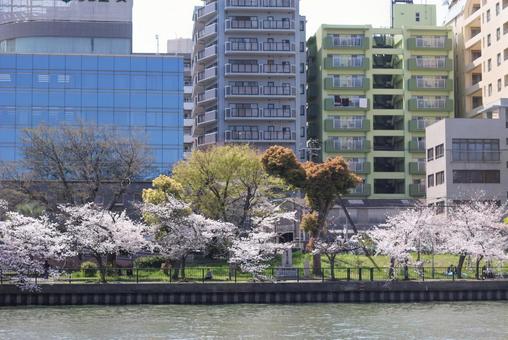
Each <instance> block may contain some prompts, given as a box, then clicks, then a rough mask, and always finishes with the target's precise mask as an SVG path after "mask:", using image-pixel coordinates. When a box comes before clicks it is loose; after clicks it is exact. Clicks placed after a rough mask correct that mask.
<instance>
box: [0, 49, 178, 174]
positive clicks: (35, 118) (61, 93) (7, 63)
mask: <svg viewBox="0 0 508 340" xmlns="http://www.w3.org/2000/svg"><path fill="white" fill-rule="evenodd" d="M182 110H183V61H182V59H181V58H178V57H162V56H150V55H130V56H93V55H82V56H80V55H42V54H0V161H14V160H18V159H20V158H21V157H23V155H22V154H21V152H20V149H19V143H20V140H21V137H22V134H23V129H25V128H30V127H35V126H37V125H40V124H46V125H49V126H55V125H58V124H76V123H77V122H79V121H84V122H87V123H91V124H97V125H98V126H111V127H114V128H115V129H117V130H118V131H120V132H122V133H124V134H126V135H135V136H136V137H137V138H143V139H146V142H147V143H148V144H149V145H150V147H151V149H152V150H153V157H154V162H155V164H154V168H156V169H157V170H156V172H157V173H154V174H150V175H157V174H159V173H167V172H168V171H170V169H171V167H172V165H173V164H174V163H175V162H177V161H178V160H180V159H182V157H183V116H182V114H181V112H182Z"/></svg>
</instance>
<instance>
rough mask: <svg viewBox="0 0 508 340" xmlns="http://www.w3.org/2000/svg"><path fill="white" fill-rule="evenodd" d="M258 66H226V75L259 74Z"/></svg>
mask: <svg viewBox="0 0 508 340" xmlns="http://www.w3.org/2000/svg"><path fill="white" fill-rule="evenodd" d="M259 70H260V67H259V65H258V64H226V74H228V73H259Z"/></svg>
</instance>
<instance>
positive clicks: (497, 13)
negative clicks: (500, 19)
mask: <svg viewBox="0 0 508 340" xmlns="http://www.w3.org/2000/svg"><path fill="white" fill-rule="evenodd" d="M499 12H501V6H499V2H498V3H496V15H499Z"/></svg>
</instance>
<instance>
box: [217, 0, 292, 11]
mask: <svg viewBox="0 0 508 340" xmlns="http://www.w3.org/2000/svg"><path fill="white" fill-rule="evenodd" d="M236 8H239V9H241V10H242V11H245V10H250V9H251V10H254V11H256V10H260V9H261V10H264V9H266V10H269V11H271V12H273V11H277V10H280V11H287V10H291V9H293V10H294V9H295V8H296V7H295V0H227V1H226V10H228V9H229V10H231V9H236Z"/></svg>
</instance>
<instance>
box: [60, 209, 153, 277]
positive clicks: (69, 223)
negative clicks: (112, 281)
mask: <svg viewBox="0 0 508 340" xmlns="http://www.w3.org/2000/svg"><path fill="white" fill-rule="evenodd" d="M59 209H60V210H61V211H62V213H63V218H64V219H65V222H64V227H65V234H66V235H67V236H68V237H69V239H70V244H71V245H72V249H73V250H74V251H75V252H76V253H80V254H82V253H85V252H90V253H91V255H92V256H93V257H94V259H95V260H96V261H97V266H98V267H99V273H100V277H101V282H103V283H104V282H106V263H105V262H104V259H105V257H106V256H108V255H111V254H113V255H119V254H121V253H128V254H134V253H137V252H139V251H141V250H146V249H151V242H150V241H148V238H147V236H148V234H147V227H146V226H145V225H144V224H141V223H136V222H134V221H132V220H131V219H130V218H129V217H128V216H127V215H126V213H125V212H122V213H114V212H112V211H109V210H105V209H102V208H99V207H97V206H96V205H94V204H93V203H89V204H85V205H82V206H59Z"/></svg>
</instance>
